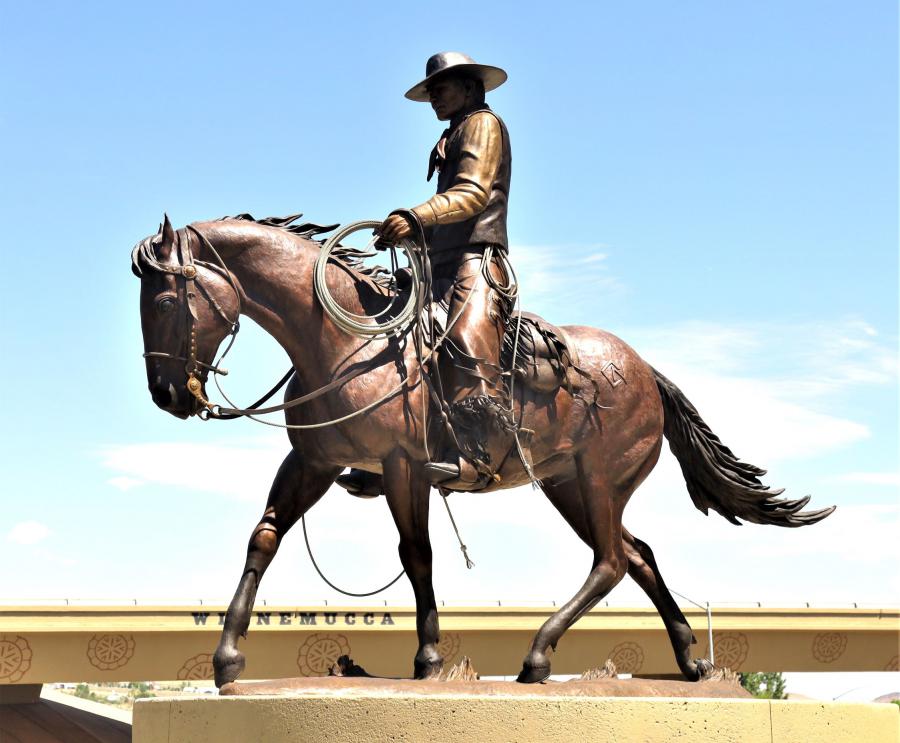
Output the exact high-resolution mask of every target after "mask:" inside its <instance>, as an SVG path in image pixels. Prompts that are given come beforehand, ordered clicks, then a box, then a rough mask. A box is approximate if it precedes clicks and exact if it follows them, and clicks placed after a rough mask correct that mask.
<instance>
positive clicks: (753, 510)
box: [653, 369, 835, 527]
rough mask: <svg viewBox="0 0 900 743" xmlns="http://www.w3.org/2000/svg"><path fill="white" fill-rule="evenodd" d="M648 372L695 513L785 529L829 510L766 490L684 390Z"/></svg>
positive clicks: (754, 470) (759, 472)
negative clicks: (812, 507) (808, 508)
mask: <svg viewBox="0 0 900 743" xmlns="http://www.w3.org/2000/svg"><path fill="white" fill-rule="evenodd" d="M653 374H654V375H655V377H656V386H657V387H658V388H659V394H660V396H661V397H662V404H663V410H664V412H665V422H664V425H663V432H664V433H665V436H666V438H667V439H668V440H669V447H670V448H671V449H672V453H673V454H674V455H675V458H676V459H677V460H678V463H679V464H680V465H681V472H682V473H683V474H684V480H685V482H686V483H687V489H688V492H689V493H690V494H691V500H693V501H694V505H695V506H696V507H697V508H698V509H699V510H700V511H702V512H703V513H704V514H708V513H709V509H710V508H712V509H713V510H714V511H716V512H717V513H719V514H721V515H722V516H724V517H725V518H726V519H728V520H729V521H730V522H731V523H732V524H737V525H738V526H740V524H741V522H740V521H738V519H739V518H740V519H743V520H744V521H749V522H751V523H754V524H773V525H775V526H788V527H796V526H808V525H809V524H815V523H816V522H818V521H821V520H822V519H824V518H825V517H826V516H828V515H829V514H831V512H832V511H834V508H835V507H834V506H831V507H830V508H820V509H818V510H815V511H803V510H801V509H802V508H803V507H804V506H805V505H806V504H807V503H809V496H808V495H807V496H805V497H804V498H799V499H797V500H788V499H786V498H779V497H778V496H779V495H781V494H782V493H783V492H784V490H783V489H779V490H771V489H770V488H769V487H768V486H766V485H763V484H762V483H761V482H760V481H759V478H760V477H761V476H762V475H764V474H766V471H765V470H763V469H760V468H759V467H754V466H753V465H752V464H747V463H745V462H742V461H740V460H739V459H738V458H737V457H736V456H735V455H734V454H733V453H732V452H731V449H729V448H728V447H727V446H725V445H724V444H723V443H722V442H721V441H720V440H719V437H718V436H716V435H715V434H714V433H713V432H712V431H711V430H710V429H709V426H708V425H706V423H705V422H704V421H703V419H702V418H701V417H700V414H699V413H698V412H697V409H696V408H695V407H694V406H693V405H692V404H691V402H690V400H688V399H687V398H686V397H685V396H684V393H683V392H682V391H681V390H680V389H678V387H676V386H675V385H674V384H672V382H670V381H669V380H668V379H666V378H665V377H664V376H663V375H662V374H660V373H659V372H658V371H656V369H654V370H653Z"/></svg>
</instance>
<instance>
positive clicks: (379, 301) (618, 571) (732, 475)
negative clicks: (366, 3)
mask: <svg viewBox="0 0 900 743" xmlns="http://www.w3.org/2000/svg"><path fill="white" fill-rule="evenodd" d="M505 80H506V73H505V72H503V70H501V69H499V68H496V67H489V66H486V65H479V64H477V63H475V62H474V61H473V60H471V59H470V58H468V57H466V56H465V55H461V54H457V53H452V52H451V53H445V54H439V55H435V56H434V57H432V58H431V59H430V60H429V61H428V65H427V68H426V78H425V79H424V80H423V81H422V82H421V83H419V84H418V85H416V86H414V87H413V88H412V89H411V90H410V91H409V92H408V93H407V97H408V98H411V99H412V100H418V101H426V100H428V101H431V103H432V106H433V107H434V109H435V113H436V114H437V116H438V118H439V119H441V120H448V121H449V122H450V126H449V128H448V129H447V130H446V131H445V132H444V135H443V136H442V138H441V140H440V142H439V143H438V144H437V146H436V147H435V149H434V151H433V152H432V155H431V162H430V167H429V177H430V176H431V175H432V174H433V172H434V171H435V170H437V171H438V172H439V176H438V188H437V194H436V195H435V196H434V197H433V198H431V199H429V200H428V201H427V202H425V203H424V204H422V205H420V206H418V207H415V208H414V209H412V210H410V211H398V212H396V213H394V214H392V215H391V216H389V217H388V218H387V219H386V220H385V221H384V222H383V223H382V225H381V227H380V228H379V232H380V239H381V241H382V242H384V243H386V244H391V243H396V242H397V241H400V240H403V239H405V238H408V237H410V236H416V237H417V238H418V240H419V243H420V245H422V246H423V247H424V246H427V250H424V251H422V257H423V261H424V264H423V265H425V266H426V271H425V274H426V276H427V277H428V278H429V280H430V285H429V286H427V287H426V288H427V290H428V291H430V292H431V295H427V297H426V301H425V302H424V304H423V306H422V307H420V308H419V309H420V310H421V313H424V312H426V310H427V312H428V313H429V317H431V318H432V320H433V319H434V317H437V321H436V322H437V323H438V324H441V323H442V324H443V327H444V328H445V329H446V331H445V333H444V334H443V335H442V336H441V338H442V339H443V340H442V341H441V342H440V343H438V342H436V341H435V338H436V337H437V336H436V335H434V334H432V336H430V340H428V339H426V340H428V342H427V343H425V344H424V345H423V337H422V336H421V335H417V334H416V332H415V331H412V330H409V329H407V331H406V332H403V333H401V334H399V335H396V334H390V335H387V336H386V337H373V338H368V339H360V338H359V337H356V336H354V335H352V334H348V333H346V332H344V331H343V330H342V329H341V327H339V325H338V324H336V323H335V322H334V321H332V317H331V316H330V315H329V314H328V313H327V312H326V308H325V306H324V305H323V304H322V302H320V301H318V300H317V296H316V295H315V294H314V291H313V286H314V268H315V266H316V264H317V259H318V258H319V256H320V253H322V255H323V256H325V257H326V258H327V262H326V261H325V259H324V258H323V260H322V261H320V262H319V265H320V266H322V267H323V270H324V274H323V275H322V276H323V277H324V280H325V281H326V283H327V285H328V287H329V292H330V293H331V296H333V297H335V298H336V299H337V300H338V301H339V303H340V305H341V307H343V308H346V309H347V310H349V312H352V313H355V314H356V315H357V316H365V317H371V316H373V315H376V314H378V313H381V312H384V311H387V310H389V309H390V306H391V305H390V302H391V299H392V296H393V297H396V296H397V293H396V291H397V287H398V286H400V289H401V292H402V291H405V292H407V293H411V292H414V291H418V288H417V287H415V286H411V285H410V286H406V287H405V288H404V287H403V285H402V282H400V280H399V278H398V276H397V275H395V276H391V277H390V280H389V281H385V276H384V275H383V274H379V273H378V272H375V271H372V270H366V269H364V268H363V264H362V263H361V262H360V261H359V260H357V259H358V257H359V256H358V255H356V254H354V252H353V251H352V250H349V249H348V250H345V251H344V252H342V253H341V254H340V255H338V254H333V255H331V257H328V256H329V254H328V253H327V251H323V246H322V244H321V242H320V241H319V240H317V239H316V236H317V235H318V234H321V233H323V232H327V231H330V230H331V229H333V227H334V226H332V227H320V226H318V225H314V224H301V225H295V224H294V222H295V221H296V219H297V216H293V217H286V218H282V219H277V218H269V219H266V220H254V219H253V218H252V217H250V216H249V215H239V216H237V217H231V218H224V219H221V220H216V221H209V222H199V223H195V224H191V225H188V226H187V227H185V228H183V229H181V230H177V231H176V230H174V229H173V228H172V225H171V224H170V223H169V220H168V218H165V219H164V221H163V224H162V225H161V226H160V229H159V231H158V232H157V234H156V235H154V236H151V237H148V238H146V239H145V240H143V241H141V242H140V243H139V244H138V245H137V246H136V247H135V248H134V250H133V252H132V264H133V265H132V268H133V270H134V272H135V273H136V274H137V275H138V276H139V277H140V278H141V325H142V328H143V335H144V346H145V351H146V352H145V354H144V356H145V359H146V364H147V378H148V382H149V387H150V393H151V396H152V398H153V400H154V402H155V403H156V404H157V405H158V406H159V407H160V408H162V409H163V410H166V411H167V412H169V413H172V414H173V415H176V416H178V417H180V418H187V417H189V416H192V415H200V416H201V417H204V418H208V417H214V418H229V417H235V416H237V415H246V414H265V413H266V412H274V411H279V410H284V411H285V417H286V420H287V426H286V427H287V428H288V436H289V438H290V442H291V451H290V453H289V454H288V455H287V457H286V458H285V460H284V463H283V464H282V465H281V468H280V469H279V471H278V474H277V475H276V477H275V481H274V482H273V484H272V488H271V491H270V493H269V499H268V503H267V505H266V508H265V511H264V513H263V516H262V518H261V519H260V522H259V523H258V524H257V526H256V528H255V529H254V530H253V533H252V535H251V537H250V544H249V547H248V552H247V561H246V564H245V567H244V573H243V575H242V577H241V580H240V582H239V584H238V587H237V591H236V593H235V595H234V598H233V599H232V601H231V604H230V606H229V609H228V612H227V615H226V619H225V626H224V629H223V633H222V638H221V641H220V643H219V646H218V648H217V650H216V652H215V655H214V667H215V676H216V683H217V685H219V686H221V685H222V684H224V683H226V682H229V681H233V680H235V679H236V678H237V677H238V675H239V674H240V673H241V671H242V669H243V667H244V657H243V655H242V654H241V652H240V651H239V650H238V648H237V643H238V638H239V637H240V636H242V635H245V634H246V631H247V628H248V624H249V620H250V612H251V610H252V608H253V602H254V599H255V596H256V591H257V588H258V586H259V582H260V580H261V579H262V576H263V573H264V572H265V570H266V568H267V567H268V565H269V563H270V562H271V561H272V559H273V557H274V556H275V553H276V551H277V550H278V545H279V543H280V542H281V540H282V539H283V538H284V535H285V534H286V533H287V532H288V530H289V529H290V528H291V527H292V526H293V525H294V524H295V523H296V522H297V521H298V520H299V519H300V518H301V517H302V516H303V514H304V513H305V512H306V511H307V510H308V509H309V508H311V507H312V506H313V505H314V504H315V503H316V501H318V500H319V498H321V497H322V495H323V494H324V493H325V491H326V490H327V489H328V488H329V487H330V486H331V484H332V483H334V482H335V481H336V480H337V479H338V476H339V475H340V473H341V472H342V470H343V469H344V468H346V467H351V468H355V469H354V470H353V471H352V472H351V474H350V475H347V476H343V477H341V478H340V480H339V482H340V483H341V484H342V485H344V487H347V488H348V489H349V490H351V492H356V493H360V494H367V495H373V494H377V493H378V492H380V491H381V490H382V488H383V490H384V493H385V494H386V496H387V502H388V505H389V507H390V510H391V513H392V515H393V517H394V521H395V523H396V525H397V529H398V531H399V533H400V548H399V549H400V560H401V562H402V564H403V567H404V569H405V570H406V573H407V575H408V576H409V579H410V581H411V583H412V587H413V591H414V593H415V598H416V615H417V623H416V626H417V632H418V640H419V647H418V651H417V652H416V655H415V659H414V663H413V673H414V675H415V677H416V678H433V677H435V676H437V675H438V674H439V673H440V671H441V667H442V662H443V661H442V659H441V656H440V654H439V652H438V649H437V643H438V615H437V607H436V605H435V599H434V591H433V588H432V584H431V545H430V541H429V535H428V509H429V495H430V491H431V487H432V485H433V484H437V485H438V486H439V487H440V488H441V489H442V490H444V491H449V490H463V491H491V490H497V489H500V488H510V487H516V486H518V485H522V484H525V483H528V482H529V481H531V482H536V483H538V484H539V486H540V487H541V489H542V490H543V492H544V493H545V494H546V495H547V497H548V498H549V499H550V501H551V502H552V503H553V505H554V506H555V507H556V508H557V510H559V512H560V513H561V514H562V516H563V518H565V520H566V521H567V522H568V523H569V525H570V526H571V527H572V529H573V530H574V531H575V533H576V534H577V535H578V536H579V537H580V538H581V539H582V540H583V541H584V542H585V543H586V544H587V545H588V546H589V547H590V548H591V549H592V550H593V560H592V563H591V568H590V571H589V573H588V577H587V579H586V581H585V583H584V585H583V586H582V588H581V590H579V591H578V593H577V594H576V595H575V596H574V597H573V598H572V599H571V600H570V601H568V602H567V603H566V604H565V605H564V606H563V607H562V608H561V609H560V610H559V611H558V612H556V613H555V614H554V615H553V616H552V617H551V618H550V619H549V620H547V622H546V623H545V624H544V626H543V627H541V628H540V630H539V632H538V633H537V635H536V636H535V638H534V641H533V643H532V646H531V650H530V652H529V653H528V654H527V656H526V657H525V660H524V663H523V667H522V671H521V673H520V674H519V680H520V681H523V682H536V681H541V680H543V679H545V678H547V677H548V676H549V675H550V660H549V657H548V653H549V650H550V648H553V647H555V646H556V644H557V642H559V640H560V638H561V637H562V635H563V633H564V632H565V631H566V629H568V627H570V626H571V625H572V624H573V623H574V622H575V621H576V620H577V619H578V618H579V617H580V616H581V615H582V614H583V613H584V612H586V611H588V610H589V609H590V608H591V607H592V606H594V605H595V604H596V603H597V602H598V601H600V600H601V599H602V598H603V597H604V596H605V595H606V594H607V593H609V591H611V590H612V588H613V587H614V586H615V585H616V584H617V583H618V582H619V581H620V580H621V579H622V577H623V576H624V575H625V573H626V572H627V573H628V574H629V575H631V576H632V578H634V580H635V581H636V582H637V583H638V585H640V586H641V588H642V589H643V590H644V591H645V592H646V593H647V595H648V596H649V597H650V599H651V600H652V601H653V603H654V605H655V606H656V607H657V609H658V610H659V612H660V615H661V616H662V619H663V621H664V623H665V625H666V628H667V630H668V632H669V637H670V639H671V642H672V647H673V649H674V651H675V658H676V661H677V663H678V666H679V668H680V669H681V671H682V673H684V675H685V676H686V677H687V678H688V679H690V680H697V679H699V678H701V677H703V676H704V675H705V674H707V673H708V672H709V671H710V670H711V665H710V663H709V662H708V661H705V660H702V659H700V660H695V659H692V658H691V652H690V646H691V643H692V638H693V635H692V633H691V629H690V627H689V626H688V623H687V620H686V619H685V617H684V615H683V614H682V613H681V611H680V610H679V608H678V606H677V604H676V603H675V601H674V599H673V598H672V596H671V594H670V593H669V591H668V589H667V588H666V586H665V583H664V582H663V579H662V576H661V575H660V573H659V569H658V568H657V566H656V561H655V560H654V557H653V553H652V552H651V550H650V547H649V546H648V545H647V544H645V543H644V542H641V541H640V540H639V539H637V538H636V537H634V536H633V535H632V534H631V533H629V532H628V531H627V530H626V529H625V528H624V527H623V525H622V513H623V511H624V508H625V505H626V504H627V502H628V499H629V498H630V497H631V494H632V493H633V492H634V491H635V489H636V488H637V487H638V485H640V483H641V482H642V481H643V480H644V478H646V476H647V475H648V474H649V472H650V471H651V469H652V468H653V467H654V465H655V464H656V461H657V459H658V457H659V453H660V449H661V447H662V439H663V436H665V437H666V438H668V439H669V445H670V447H671V448H672V451H673V452H674V454H675V456H676V458H677V459H678V461H679V463H680V464H681V468H682V472H683V473H684V477H685V481H686V482H687V486H688V491H689V492H690V495H691V498H692V500H693V501H694V504H695V505H696V506H697V508H699V509H700V510H702V511H703V512H704V513H707V512H708V510H709V509H710V508H712V509H713V510H715V511H717V512H718V513H720V514H721V515H723V516H724V517H725V518H727V519H728V520H729V521H732V522H733V523H736V524H737V523H740V521H739V520H738V519H743V520H744V521H750V522H753V523H759V524H774V525H777V526H787V527H796V526H803V525H806V524H813V523H816V522H817V521H820V520H821V519H823V518H825V517H826V516H828V514H830V513H831V512H832V510H833V508H825V509H820V510H815V511H803V510H802V509H803V508H804V507H805V505H806V504H807V502H808V501H809V498H808V497H806V498H801V499H798V500H787V499H781V498H778V496H779V495H780V494H781V492H782V491H780V490H776V491H772V490H770V489H769V488H768V487H767V486H764V485H763V484H762V483H761V482H760V480H759V477H760V476H761V475H763V474H764V471H763V470H761V469H759V468H757V467H754V466H752V465H749V464H746V463H743V462H741V461H739V460H738V459H737V458H736V457H735V456H734V455H733V454H732V452H731V451H730V450H729V449H728V448H727V447H725V446H724V445H723V444H722V443H721V442H720V441H719V439H718V438H717V437H716V436H715V435H714V434H713V433H712V432H711V431H710V430H709V428H708V427H707V425H706V424H705V423H704V422H703V420H702V419H701V418H700V416H699V414H698V413H697V411H696V410H695V409H694V407H693V406H692V405H691V404H690V402H688V400H687V399H686V398H685V397H684V395H683V394H682V393H681V392H680V391H679V390H678V388H677V387H675V385H674V384H672V383H671V382H670V381H669V380H668V379H666V378H665V377H664V376H663V375H662V374H660V373H659V372H657V371H656V370H654V369H653V368H651V367H650V366H649V365H648V364H647V363H646V362H644V361H643V360H642V359H641V358H640V357H639V356H638V355H637V354H636V353H635V352H634V351H633V350H632V349H631V348H630V347H629V346H627V345H626V344H625V343H623V342H622V341H621V340H619V339H618V338H616V337H615V336H613V335H611V334H609V333H606V332H604V331H602V330H598V329H595V328H588V327H564V328H559V327H554V326H552V325H550V324H549V323H547V322H545V321H544V320H542V319H541V318H539V317H537V316H534V315H526V316H524V317H523V316H522V315H518V316H516V317H512V316H511V309H512V301H513V299H514V296H515V292H514V285H513V282H512V281H511V280H510V275H509V270H508V269H509V266H508V263H507V262H506V260H505V252H506V250H507V247H508V245H507V235H506V205H507V199H508V194H509V182H510V165H511V155H510V146H509V135H508V133H507V131H506V127H505V125H504V124H503V122H502V121H501V120H500V119H499V117H497V115H496V114H495V113H493V112H492V111H491V110H490V109H489V108H488V107H487V105H486V104H485V102H484V92H485V91H486V90H491V89H493V88H495V87H497V86H498V85H500V84H502V83H503V82H504V81H505ZM341 234H342V233H341V232H339V233H337V235H336V236H335V238H337V237H340V235H341ZM428 300H434V302H433V303H432V302H431V301H428ZM426 305H427V307H426ZM421 313H420V314H421ZM241 314H246V315H248V316H249V317H251V318H253V319H254V320H255V321H256V322H257V323H259V325H261V326H262V327H263V328H264V329H266V330H267V331H268V332H269V333H270V334H272V335H273V336H274V337H275V338H276V340H278V342H279V343H280V344H281V345H282V346H283V347H284V349H285V351H286V352H287V354H288V356H289V357H290V359H291V362H292V364H293V373H291V374H289V375H287V376H286V377H285V380H288V379H289V380H290V381H289V383H288V387H287V390H286V393H285V398H286V402H285V403H284V404H283V405H276V406H272V407H269V408H263V407H260V406H261V405H262V404H263V403H264V402H265V400H266V399H267V398H263V400H260V401H259V402H258V403H256V404H254V405H253V406H251V408H250V409H248V410H240V409H234V408H232V409H222V408H219V407H218V406H215V405H211V404H210V403H209V402H208V400H207V392H206V381H207V379H208V376H209V374H210V373H211V372H212V373H219V371H220V370H219V369H217V367H216V365H215V362H214V356H215V352H216V350H217V348H218V347H219V346H220V344H221V343H222V341H223V340H225V338H226V337H228V336H229V335H231V336H232V342H233V340H234V336H235V335H236V332H237V328H238V325H237V320H238V317H239V316H240V315H241ZM416 327H418V326H416ZM229 347H230V346H229ZM423 349H424V353H423ZM434 367H437V369H435V368H434ZM436 440H439V441H442V442H443V445H442V447H443V448H442V451H439V452H437V454H438V456H437V457H436V458H433V457H432V456H431V454H432V452H431V451H430V450H429V441H431V442H432V443H433V442H434V441H436ZM451 442H452V443H451ZM598 660H600V659H598Z"/></svg>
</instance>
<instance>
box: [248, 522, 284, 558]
mask: <svg viewBox="0 0 900 743" xmlns="http://www.w3.org/2000/svg"><path fill="white" fill-rule="evenodd" d="M249 551H250V552H257V553H260V554H262V555H263V556H264V557H268V558H272V557H274V555H275V553H276V552H277V551H278V532H277V531H276V530H275V527H274V526H272V525H271V524H267V523H262V524H260V525H259V526H257V527H256V529H254V531H253V536H252V537H251V538H250V549H249Z"/></svg>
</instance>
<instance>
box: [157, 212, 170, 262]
mask: <svg viewBox="0 0 900 743" xmlns="http://www.w3.org/2000/svg"><path fill="white" fill-rule="evenodd" d="M153 245H154V247H155V248H156V259H157V260H158V261H160V262H163V263H164V262H166V261H168V260H169V256H171V255H172V248H173V247H174V246H175V230H174V228H173V227H172V223H171V222H170V221H169V215H168V214H163V223H162V224H161V225H160V226H159V231H158V232H157V233H156V237H155V238H154V240H153Z"/></svg>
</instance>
